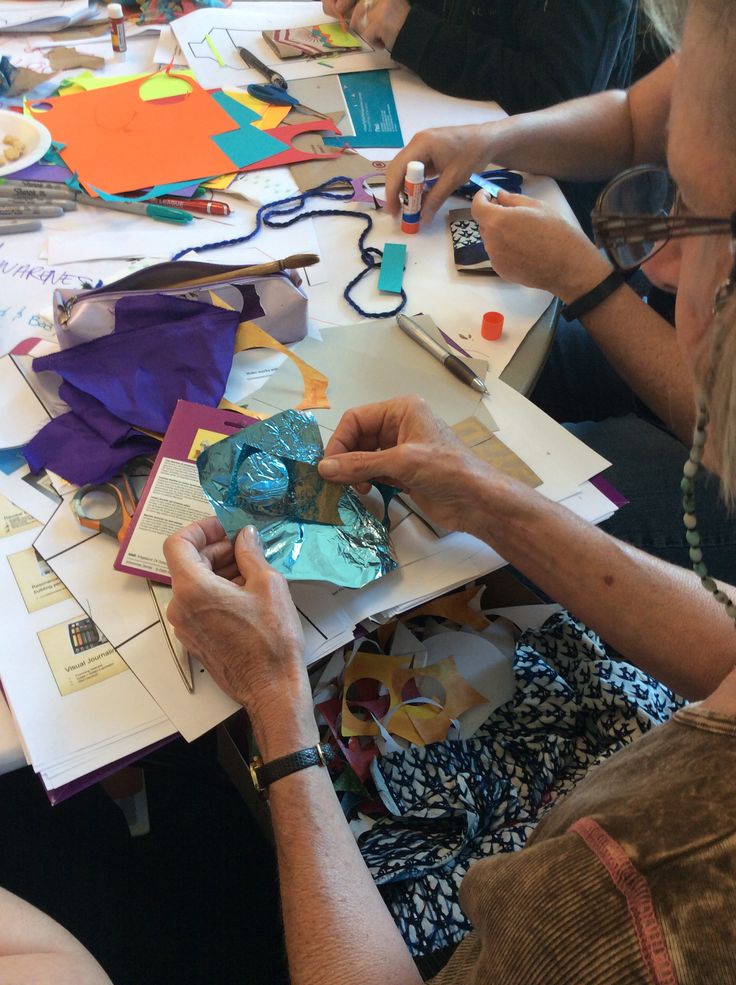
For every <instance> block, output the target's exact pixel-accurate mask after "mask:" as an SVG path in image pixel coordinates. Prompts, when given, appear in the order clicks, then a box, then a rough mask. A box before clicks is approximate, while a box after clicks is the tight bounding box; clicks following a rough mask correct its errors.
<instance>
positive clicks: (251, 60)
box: [238, 48, 288, 89]
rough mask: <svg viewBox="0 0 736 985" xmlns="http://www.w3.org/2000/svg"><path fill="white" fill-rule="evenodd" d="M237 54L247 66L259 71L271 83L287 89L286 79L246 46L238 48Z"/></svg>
mask: <svg viewBox="0 0 736 985" xmlns="http://www.w3.org/2000/svg"><path fill="white" fill-rule="evenodd" d="M238 54H239V55H240V57H241V58H242V59H243V61H244V62H245V64H246V65H247V66H248V68H254V69H255V70H256V72H260V73H261V75H262V76H263V77H264V79H268V81H269V82H270V83H271V85H273V86H278V87H279V89H288V86H287V85H286V79H285V78H284V77H283V75H279V73H278V72H274V70H273V69H272V68H269V67H268V65H264V63H263V62H262V61H261V59H260V58H256V56H255V55H254V54H252V53H251V52H250V51H248V49H247V48H238Z"/></svg>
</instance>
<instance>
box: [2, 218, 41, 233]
mask: <svg viewBox="0 0 736 985" xmlns="http://www.w3.org/2000/svg"><path fill="white" fill-rule="evenodd" d="M40 228H41V223H40V222H39V221H38V219H31V220H30V221H28V222H13V223H8V224H3V223H0V236H12V234H13V233H37V232H38V230H39V229H40Z"/></svg>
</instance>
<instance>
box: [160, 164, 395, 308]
mask: <svg viewBox="0 0 736 985" xmlns="http://www.w3.org/2000/svg"><path fill="white" fill-rule="evenodd" d="M346 183H348V184H349V183H350V179H349V178H346V177H345V176H344V175H340V176H339V177H336V178H330V179H329V181H324V182H323V183H322V184H321V185H317V186H316V187H315V188H308V189H307V190H306V191H303V192H301V193H300V194H299V195H291V196H290V197H289V198H282V199H279V200H278V201H276V202H267V203H266V204H265V205H261V207H260V208H259V209H258V211H257V212H256V222H255V227H254V228H253V230H252V231H251V232H249V233H247V234H246V235H245V236H238V237H237V239H223V240H221V241H220V242H219V243H206V244H205V245H204V246H194V247H188V248H186V249H183V250H179V252H178V253H175V254H174V256H173V257H172V258H171V259H172V260H179V259H180V258H181V257H182V256H183V255H184V254H185V253H204V252H205V251H207V250H219V249H221V247H223V246H237V245H238V244H240V243H247V242H249V240H251V239H253V237H254V236H257V235H258V233H259V232H260V231H261V226H268V227H269V228H270V229H286V228H287V227H288V226H293V225H294V224H295V223H297V222H301V221H302V220H303V219H314V218H318V217H320V216H345V217H347V218H348V219H360V220H361V221H362V222H364V223H365V229H364V230H363V232H362V233H361V234H360V236H359V238H358V251H359V252H360V259H361V260H362V261H363V265H364V269H363V270H361V272H360V273H359V274H358V275H357V276H356V277H353V279H352V280H351V281H350V282H349V283H348V284H347V285H346V287H345V290H344V291H343V292H342V296H343V297H344V298H345V300H346V301H347V303H348V304H349V305H350V307H351V308H353V309H354V310H355V311H357V312H358V314H359V315H361V316H362V317H363V318H389V317H390V316H391V315H397V314H398V313H399V312H400V311H401V310H402V308H403V307H404V305H405V304H406V300H407V299H406V292H405V291H404V290H403V288H402V291H401V300H400V302H399V303H398V305H397V306H396V307H395V308H392V309H391V310H390V311H377V312H371V311H364V310H363V309H362V308H361V307H360V305H359V304H358V303H357V301H354V300H353V298H352V296H351V294H352V291H353V289H354V288H355V287H357V285H358V284H359V283H360V282H361V281H362V280H363V278H364V277H365V276H367V274H369V273H370V272H371V271H372V270H375V269H377V268H378V267H380V266H381V261H382V260H383V251H382V250H379V249H378V248H377V247H375V246H366V245H365V240H366V237H367V236H368V234H369V233H370V231H371V230H372V229H373V219H371V217H370V216H369V215H368V214H367V213H366V212H343V211H342V210H341V209H314V210H312V211H310V212H302V213H301V214H300V215H294V213H296V212H299V210H300V209H301V208H303V207H304V204H305V203H306V201H307V199H308V198H328V199H332V200H334V201H338V202H349V201H350V200H351V199H352V197H353V192H352V191H349V192H338V191H330V190H329V189H330V188H331V187H332V186H334V185H341V184H342V185H344V184H346ZM279 216H291V217H292V218H290V219H285V220H284V221H283V222H276V221H274V220H275V219H276V218H278V217H279Z"/></svg>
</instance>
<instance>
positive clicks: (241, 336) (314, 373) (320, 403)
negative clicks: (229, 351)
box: [235, 321, 330, 410]
mask: <svg viewBox="0 0 736 985" xmlns="http://www.w3.org/2000/svg"><path fill="white" fill-rule="evenodd" d="M259 348H262V349H274V350H275V351H276V352H283V354H284V355H285V356H288V358H289V359H290V360H291V361H292V362H293V363H294V365H295V366H296V367H297V369H298V370H299V372H300V373H301V374H302V380H303V381H304V397H303V398H302V400H301V401H300V402H299V403H298V404H296V406H295V407H294V410H316V409H317V408H323V409H328V408H329V406H330V402H329V400H328V399H327V382H328V381H327V377H326V376H325V375H324V373H320V371H319V370H318V369H315V368H314V366H310V365H309V363H307V362H305V361H304V360H303V359H300V358H299V356H297V354H296V353H295V352H293V351H292V350H291V349H287V348H286V346H285V345H282V344H281V343H280V342H277V341H276V339H274V338H272V337H271V336H270V335H269V334H268V332H266V331H264V329H262V328H260V327H259V326H258V325H256V323H255V322H252V321H245V322H241V323H240V325H238V330H237V332H236V334H235V351H236V352H240V351H241V350H243V349H259Z"/></svg>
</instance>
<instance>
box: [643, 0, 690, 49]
mask: <svg viewBox="0 0 736 985" xmlns="http://www.w3.org/2000/svg"><path fill="white" fill-rule="evenodd" d="M687 4H688V0H642V10H643V12H644V14H645V16H646V17H647V18H648V19H649V22H650V24H651V25H652V28H653V30H654V32H655V34H657V36H658V37H659V39H660V40H661V41H662V43H663V44H664V45H665V47H667V48H669V50H670V51H674V50H675V48H677V47H678V45H679V43H680V38H681V37H682V27H683V24H684V23H685V14H686V13H687Z"/></svg>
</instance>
